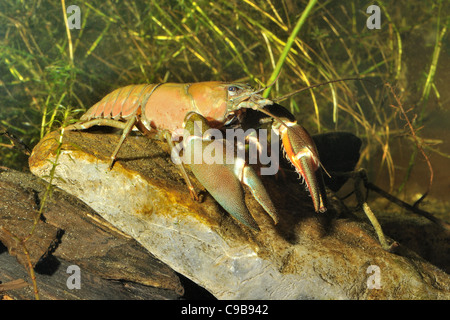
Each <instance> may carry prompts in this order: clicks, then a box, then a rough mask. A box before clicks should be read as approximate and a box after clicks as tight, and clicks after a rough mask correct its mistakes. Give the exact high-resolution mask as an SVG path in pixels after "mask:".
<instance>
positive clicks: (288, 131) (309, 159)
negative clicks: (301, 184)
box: [279, 121, 327, 213]
mask: <svg viewBox="0 0 450 320" xmlns="http://www.w3.org/2000/svg"><path fill="white" fill-rule="evenodd" d="M279 132H280V136H281V140H282V143H283V148H284V151H285V154H286V158H287V159H288V160H289V161H290V162H291V164H292V165H293V166H294V168H295V170H296V171H297V173H298V174H299V175H300V176H301V177H303V179H304V180H305V183H306V185H307V187H308V190H309V193H310V195H311V198H312V201H313V204H314V210H315V211H316V212H319V213H323V212H325V211H327V209H326V207H325V203H326V195H325V190H324V183H323V177H322V172H321V170H320V160H319V153H318V151H317V148H316V145H315V143H314V140H313V139H312V138H311V136H310V135H309V133H308V132H307V131H306V129H305V128H303V127H302V126H300V125H298V124H297V123H296V122H295V121H294V122H287V121H286V122H285V123H284V124H279Z"/></svg>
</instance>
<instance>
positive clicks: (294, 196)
mask: <svg viewBox="0 0 450 320" xmlns="http://www.w3.org/2000/svg"><path fill="white" fill-rule="evenodd" d="M118 139H119V136H118V135H116V134H111V133H102V132H101V131H100V132H98V131H97V132H65V134H64V143H63V144H62V146H61V149H60V155H59V158H58V159H57V166H56V168H55V172H54V179H53V182H54V183H55V184H56V185H57V186H58V187H60V188H61V189H63V190H65V191H67V192H68V193H71V194H73V195H74V196H76V197H78V198H79V199H81V200H82V201H84V202H85V203H86V204H87V205H88V206H90V207H91V208H93V209H94V210H95V211H96V212H97V213H98V214H100V215H101V216H102V217H103V218H104V219H106V220H107V221H109V222H110V223H111V224H113V225H114V226H115V227H117V228H118V229H120V230H121V231H123V232H124V233H126V234H128V235H130V236H131V237H133V238H134V239H136V240H137V241H138V242H139V243H140V244H142V246H143V247H145V248H146V249H147V250H148V251H150V252H151V253H152V254H153V255H155V256H156V257H157V258H159V259H160V260H161V261H163V262H164V263H166V264H167V265H169V266H170V267H171V268H172V269H174V270H175V271H177V272H179V273H181V274H183V275H184V276H186V277H188V278H189V279H191V280H192V281H194V282H196V283H197V284H199V285H200V286H202V287H204V288H205V289H207V290H208V291H209V292H211V293H212V294H213V295H214V296H215V297H217V298H219V299H449V298H450V277H449V275H448V274H446V273H445V272H443V271H441V270H440V269H439V268H437V267H435V266H434V265H432V264H430V263H428V262H427V261H425V260H424V259H422V258H421V257H419V256H418V255H417V254H415V253H414V252H412V251H409V250H408V249H407V248H404V247H402V246H400V247H399V248H398V250H397V251H396V252H395V253H391V252H388V251H385V250H383V249H382V248H381V246H380V244H379V242H378V240H377V238H376V236H375V234H374V232H373V228H372V227H371V226H370V225H368V224H366V223H363V222H359V221H354V220H351V219H341V218H340V219H337V218H336V217H335V214H336V211H335V210H334V209H333V206H331V207H330V210H329V211H328V213H327V214H323V215H319V214H316V213H315V212H314V210H313V208H312V203H311V199H310V198H309V195H308V193H307V192H306V191H305V190H304V189H305V188H304V186H303V185H300V183H299V181H298V180H295V179H294V180H293V181H291V180H290V179H289V177H288V178H287V179H283V177H282V175H280V176H279V177H278V178H277V179H275V178H274V177H264V183H265V184H266V185H267V189H268V190H269V194H270V195H271V196H272V200H273V202H274V204H275V206H276V207H277V208H278V210H279V216H280V222H279V224H278V225H277V226H274V225H273V223H272V220H271V218H270V217H269V216H268V215H267V214H265V213H264V211H263V209H262V208H261V207H260V206H259V205H258V203H257V202H256V201H255V200H254V199H253V198H252V197H251V195H250V194H249V192H247V196H246V203H247V206H248V207H249V210H250V212H251V213H252V215H253V216H254V217H255V220H256V221H257V223H258V225H259V226H260V228H261V231H259V232H256V231H253V230H250V229H248V228H247V227H245V226H243V225H242V224H240V223H239V222H237V221H236V220H234V219H233V218H232V217H231V216H230V215H229V214H228V213H226V212H225V211H224V210H223V209H221V208H220V207H219V206H218V205H217V204H216V202H215V201H214V200H213V199H212V198H211V197H210V196H209V195H208V194H207V193H205V197H204V198H205V199H204V201H203V202H202V203H198V202H194V201H193V200H192V199H191V198H190V196H189V192H188V190H187V188H186V186H185V184H184V181H183V179H182V177H181V175H180V173H179V171H178V169H177V168H176V167H175V166H174V165H173V164H172V162H171V160H170V157H169V155H168V154H167V153H166V152H165V151H167V150H164V145H163V144H162V143H160V142H156V141H151V140H149V139H147V138H145V137H141V136H130V137H128V138H127V139H126V141H125V143H124V145H123V147H122V149H121V151H120V152H119V155H118V161H117V162H116V163H115V165H114V167H113V169H112V170H111V171H109V170H108V162H109V156H110V155H111V153H112V151H113V149H114V148H115V146H116V143H117V141H118ZM57 141H58V133H56V132H53V133H51V134H49V135H47V136H46V137H44V139H42V141H41V142H40V143H39V144H38V145H37V146H36V147H35V148H34V150H33V153H32V155H31V157H30V161H29V163H30V170H31V171H32V173H33V174H35V175H37V176H39V177H42V178H44V179H48V177H49V175H50V172H51V169H52V162H54V161H55V158H56V154H57V152H56V150H57V149H58V143H57ZM48 160H50V161H48ZM192 180H193V181H194V184H195V185H196V187H197V188H201V186H199V185H198V183H197V182H196V180H195V178H192Z"/></svg>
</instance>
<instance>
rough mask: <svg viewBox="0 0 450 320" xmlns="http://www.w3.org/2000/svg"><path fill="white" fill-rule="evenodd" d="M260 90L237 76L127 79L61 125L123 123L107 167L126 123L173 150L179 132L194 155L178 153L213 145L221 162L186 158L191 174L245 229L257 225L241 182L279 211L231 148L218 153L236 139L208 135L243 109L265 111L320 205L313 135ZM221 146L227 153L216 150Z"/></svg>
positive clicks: (240, 119)
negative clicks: (75, 119) (161, 80)
mask: <svg viewBox="0 0 450 320" xmlns="http://www.w3.org/2000/svg"><path fill="white" fill-rule="evenodd" d="M262 90H264V89H262ZM262 90H253V89H252V88H251V87H250V86H248V85H245V84H240V83H224V82H216V81H212V82H199V83H188V84H181V83H162V84H161V83H160V84H142V85H130V86H126V87H123V88H119V89H117V90H115V91H113V92H111V93H110V94H108V95H106V96H105V97H104V98H103V99H102V100H101V101H99V102H98V103H96V104H95V105H94V106H92V107H91V108H90V109H89V110H88V111H87V112H86V113H85V114H84V115H83V116H82V117H81V119H80V122H78V123H75V124H73V125H70V126H68V127H66V129H69V130H84V129H88V128H90V127H92V126H95V125H98V126H110V127H115V128H119V129H121V130H123V132H122V135H121V137H120V139H119V142H118V144H117V147H116V148H115V150H114V152H113V154H112V155H111V160H110V168H112V167H113V165H114V161H115V160H116V157H117V153H118V152H119V149H120V147H121V145H122V144H123V142H124V140H125V138H126V137H127V135H128V134H129V133H130V131H131V130H132V129H133V128H137V129H138V130H139V131H140V132H142V133H143V134H144V135H146V136H151V137H156V138H159V139H163V140H165V141H167V143H168V144H169V146H170V147H171V150H179V149H180V148H178V149H177V145H176V144H175V143H174V142H175V141H178V140H179V139H180V137H181V136H183V140H182V146H181V148H182V149H184V151H185V153H184V154H183V157H184V159H185V160H186V158H188V159H190V160H195V159H194V158H195V153H191V155H190V156H188V157H186V156H185V155H186V154H187V151H188V150H190V149H189V147H190V146H193V145H194V144H196V143H197V144H198V145H200V147H202V149H203V150H204V149H206V148H210V149H214V151H215V153H216V155H217V157H216V160H217V159H219V160H221V161H215V162H214V163H195V161H191V162H190V163H191V164H190V168H191V170H192V172H193V174H194V175H195V177H196V178H197V180H199V182H200V183H201V184H202V185H203V186H204V187H205V188H206V190H207V191H208V192H209V193H210V194H211V195H212V197H213V198H214V199H215V200H216V201H217V202H218V203H219V204H220V205H221V206H222V207H223V208H224V209H225V210H226V211H227V212H229V213H230V214H231V215H232V216H233V217H234V218H236V219H237V220H238V221H240V222H241V223H243V224H244V225H246V226H248V227H250V228H252V229H255V230H259V227H258V224H257V223H256V221H255V220H254V218H253V217H252V216H251V214H250V213H249V211H248V209H247V207H246V205H245V202H244V191H243V188H242V186H241V184H245V185H247V186H248V187H249V188H250V190H251V192H252V194H253V196H254V197H255V199H256V200H257V201H258V202H259V203H260V204H261V206H262V207H263V208H264V209H265V211H266V212H267V213H268V214H269V215H270V216H271V217H272V219H273V221H274V223H275V224H276V223H277V222H278V215H277V212H276V208H275V206H274V205H273V203H272V201H271V199H270V197H269V194H268V193H267V191H266V190H265V188H264V186H263V184H262V182H261V180H260V178H259V176H258V174H257V173H256V172H255V171H254V170H253V169H252V168H251V167H250V166H249V165H248V161H247V160H246V159H245V157H242V156H236V152H234V153H232V154H231V155H230V154H229V153H226V152H225V151H226V150H227V149H228V148H232V147H233V146H234V147H235V146H236V145H235V144H233V143H231V142H229V141H227V140H226V139H220V138H214V137H212V135H211V134H208V131H210V130H212V129H217V130H218V129H222V130H223V129H224V128H227V127H232V126H234V127H236V126H239V125H240V123H242V124H243V123H244V122H245V118H244V117H245V110H249V109H251V110H256V111H258V112H261V113H262V114H264V115H268V116H269V117H270V119H271V121H270V124H271V125H270V127H271V128H270V129H271V130H273V131H274V132H276V133H277V134H278V138H277V139H278V140H281V142H282V146H283V150H284V153H285V155H286V158H287V159H288V161H289V162H290V163H291V164H292V166H293V167H294V168H295V170H296V171H297V172H298V173H299V175H300V176H301V177H303V179H304V180H305V182H306V185H307V187H308V190H309V193H310V195H311V198H312V202H313V205H314V209H315V211H316V212H324V211H326V207H325V206H326V196H325V192H324V188H323V180H322V176H321V170H320V160H319V155H318V152H317V148H316V145H315V143H314V141H313V139H312V138H311V136H310V135H309V134H308V132H307V131H306V130H305V129H304V128H303V127H302V126H300V125H299V124H297V122H296V121H295V118H294V117H293V116H292V115H291V114H290V113H289V112H288V111H287V110H285V109H284V108H282V107H281V109H280V108H275V107H276V106H277V105H276V104H274V102H273V101H272V100H269V99H265V98H263V97H262V96H261V95H260V94H259V93H260V92H261V91H262ZM280 110H284V111H280ZM255 138H256V137H255V136H252V135H249V136H247V137H246V141H247V142H249V144H250V145H251V144H252V143H250V141H254V139H255ZM254 144H255V145H256V147H257V148H260V147H261V142H258V141H255V142H254ZM241 147H242V146H241ZM277 151H278V150H277ZM172 153H173V152H172ZM224 153H226V155H223V154H224ZM175 158H176V159H178V160H180V159H181V156H180V154H179V153H177V152H175ZM174 162H175V163H176V164H177V165H178V166H179V168H180V172H181V174H182V176H183V178H184V180H185V181H186V184H187V186H188V188H189V192H190V194H191V196H192V198H193V199H196V200H198V199H199V197H198V195H197V192H196V191H195V189H194V187H193V185H192V183H191V181H190V179H189V175H188V174H187V172H186V170H185V166H184V163H183V161H174Z"/></svg>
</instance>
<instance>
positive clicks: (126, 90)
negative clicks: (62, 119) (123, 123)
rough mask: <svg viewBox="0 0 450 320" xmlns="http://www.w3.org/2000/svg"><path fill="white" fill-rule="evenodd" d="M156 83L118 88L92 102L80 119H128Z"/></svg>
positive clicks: (145, 99) (143, 103)
mask: <svg viewBox="0 0 450 320" xmlns="http://www.w3.org/2000/svg"><path fill="white" fill-rule="evenodd" d="M156 86H158V85H157V84H138V85H129V86H126V87H122V88H119V89H117V90H114V91H113V92H111V93H109V94H107V95H106V96H105V97H104V98H103V99H102V100H100V101H99V102H97V103H96V104H94V105H93V106H92V107H91V108H90V109H89V110H88V111H87V112H86V113H85V114H84V115H83V116H82V117H81V119H80V120H83V121H84V120H91V119H95V118H105V119H114V120H119V119H125V120H126V119H128V118H129V117H130V116H132V115H134V114H136V112H137V110H138V108H139V107H140V106H143V105H145V103H146V102H147V99H148V98H149V97H150V95H151V93H152V92H153V90H154V89H155V88H156Z"/></svg>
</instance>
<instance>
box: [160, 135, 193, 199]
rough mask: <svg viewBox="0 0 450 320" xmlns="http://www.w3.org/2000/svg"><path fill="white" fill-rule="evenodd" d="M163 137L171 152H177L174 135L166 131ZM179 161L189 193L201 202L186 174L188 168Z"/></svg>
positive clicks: (178, 164)
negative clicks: (173, 139)
mask: <svg viewBox="0 0 450 320" xmlns="http://www.w3.org/2000/svg"><path fill="white" fill-rule="evenodd" d="M163 137H164V140H165V141H166V142H167V144H168V145H169V150H175V148H176V147H175V145H174V143H173V141H172V134H171V133H170V132H169V131H164V132H163ZM178 160H179V161H177V162H178V163H177V166H178V168H179V169H180V172H181V175H182V176H183V179H184V181H185V182H186V185H187V187H188V189H189V193H190V195H191V197H192V199H193V200H195V201H197V202H200V197H199V195H198V194H197V192H196V191H195V188H194V185H193V184H192V182H191V179H190V178H189V175H188V174H187V172H186V168H185V167H184V164H183V162H182V161H181V159H178Z"/></svg>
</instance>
